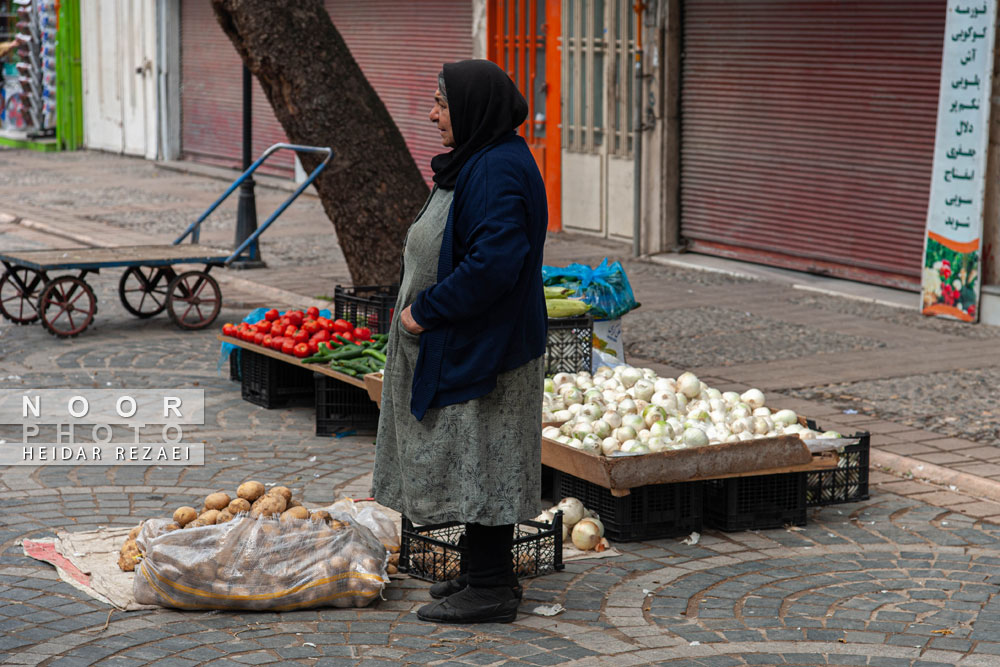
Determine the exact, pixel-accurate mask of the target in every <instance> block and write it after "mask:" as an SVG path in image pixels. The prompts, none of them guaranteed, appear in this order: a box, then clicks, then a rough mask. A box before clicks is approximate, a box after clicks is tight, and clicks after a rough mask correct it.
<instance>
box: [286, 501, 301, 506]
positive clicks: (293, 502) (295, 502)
mask: <svg viewBox="0 0 1000 667" xmlns="http://www.w3.org/2000/svg"><path fill="white" fill-rule="evenodd" d="M288 506H289V507H302V503H300V502H299V501H297V500H289V501H288Z"/></svg>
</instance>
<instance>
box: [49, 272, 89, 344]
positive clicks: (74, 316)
mask: <svg viewBox="0 0 1000 667" xmlns="http://www.w3.org/2000/svg"><path fill="white" fill-rule="evenodd" d="M38 313H39V315H40V316H41V318H42V324H43V325H44V326H45V328H46V329H47V330H48V332H49V333H50V334H52V335H53V336H58V337H59V338H72V337H73V336H76V335H77V334H79V333H80V332H82V331H83V330H84V329H86V328H87V327H89V326H90V323H91V322H93V321H94V316H95V315H97V297H95V296H94V290H92V289H90V285H88V284H87V283H86V282H85V281H84V280H83V278H77V277H76V276H60V277H58V278H53V279H52V280H50V281H49V282H48V283H46V285H45V289H43V290H42V294H41V296H39V297H38Z"/></svg>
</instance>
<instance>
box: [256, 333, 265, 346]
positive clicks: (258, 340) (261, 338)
mask: <svg viewBox="0 0 1000 667" xmlns="http://www.w3.org/2000/svg"><path fill="white" fill-rule="evenodd" d="M253 342H254V344H256V345H260V344H261V343H263V342H264V334H262V333H260V332H257V333H255V334H254V335H253Z"/></svg>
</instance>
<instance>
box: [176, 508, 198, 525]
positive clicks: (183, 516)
mask: <svg viewBox="0 0 1000 667" xmlns="http://www.w3.org/2000/svg"><path fill="white" fill-rule="evenodd" d="M197 518H198V512H197V511H195V509H194V508H193V507H187V506H184V507H178V508H177V511H176V512H174V523H176V524H177V525H178V526H180V527H181V528H183V527H185V526H186V525H188V524H189V523H191V522H192V521H194V520H195V519H197Z"/></svg>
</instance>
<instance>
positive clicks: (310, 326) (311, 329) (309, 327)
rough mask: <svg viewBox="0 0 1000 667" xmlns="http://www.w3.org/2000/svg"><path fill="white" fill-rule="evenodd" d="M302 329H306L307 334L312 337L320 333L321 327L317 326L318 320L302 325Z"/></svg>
mask: <svg viewBox="0 0 1000 667" xmlns="http://www.w3.org/2000/svg"><path fill="white" fill-rule="evenodd" d="M302 328H303V329H305V331H306V333H308V334H309V335H310V336H311V335H313V334H314V333H316V332H317V331H319V325H318V324H316V320H308V321H307V322H305V323H304V324H303V325H302Z"/></svg>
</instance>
